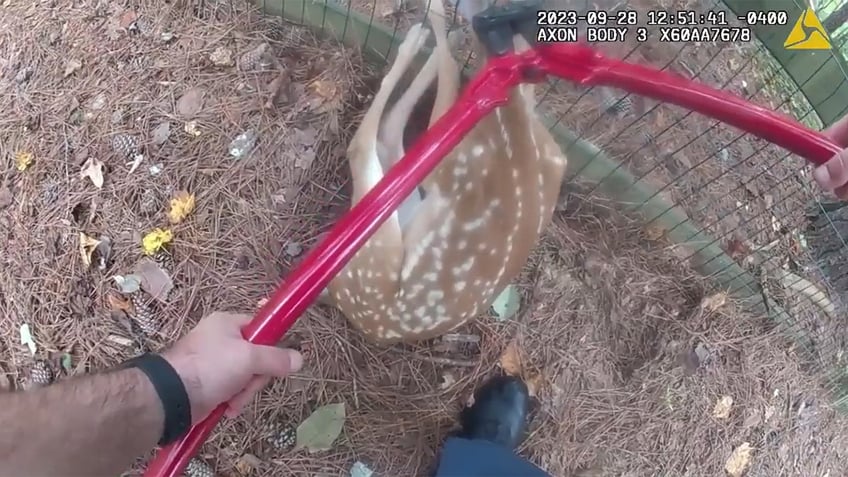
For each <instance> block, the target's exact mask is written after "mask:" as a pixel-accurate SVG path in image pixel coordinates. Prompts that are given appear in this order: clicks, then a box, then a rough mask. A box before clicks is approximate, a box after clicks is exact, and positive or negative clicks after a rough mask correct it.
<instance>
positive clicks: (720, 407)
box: [713, 396, 733, 419]
mask: <svg viewBox="0 0 848 477" xmlns="http://www.w3.org/2000/svg"><path fill="white" fill-rule="evenodd" d="M732 406H733V398H732V397H730V396H722V397H721V399H719V400H718V401H716V404H715V407H714V408H713V417H715V418H716V419H727V418H728V417H730V408H731V407H732Z"/></svg>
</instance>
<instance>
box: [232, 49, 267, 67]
mask: <svg viewBox="0 0 848 477" xmlns="http://www.w3.org/2000/svg"><path fill="white" fill-rule="evenodd" d="M267 50H268V44H267V43H262V44H261V45H259V46H257V47H256V48H254V49H252V50H250V51H248V52H247V53H245V54H243V55H241V57H240V58H239V60H238V67H239V69H240V70H242V71H250V70H253V69H255V68H256V66H257V65H259V60H261V59H262V55H264V54H265V51H267Z"/></svg>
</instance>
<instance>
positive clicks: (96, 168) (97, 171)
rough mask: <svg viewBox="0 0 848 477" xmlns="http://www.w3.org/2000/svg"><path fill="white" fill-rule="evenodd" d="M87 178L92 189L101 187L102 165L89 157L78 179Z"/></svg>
mask: <svg viewBox="0 0 848 477" xmlns="http://www.w3.org/2000/svg"><path fill="white" fill-rule="evenodd" d="M85 177H88V178H89V179H91V182H92V183H93V184H94V187H97V188H98V189H100V188H101V187H103V163H102V162H100V161H98V160H97V159H95V158H93V157H89V158H88V160H87V161H85V164H83V166H82V170H81V171H80V178H85Z"/></svg>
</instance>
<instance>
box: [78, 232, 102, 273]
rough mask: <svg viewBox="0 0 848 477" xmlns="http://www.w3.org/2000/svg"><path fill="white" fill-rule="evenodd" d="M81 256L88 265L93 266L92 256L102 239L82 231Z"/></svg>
mask: <svg viewBox="0 0 848 477" xmlns="http://www.w3.org/2000/svg"><path fill="white" fill-rule="evenodd" d="M79 239H80V245H79V246H80V256H81V257H82V263H83V264H84V265H85V266H86V267H90V266H91V256H92V255H93V254H94V250H95V249H96V248H97V246H98V245H100V240H97V239H95V238H92V237H89V236H88V235H86V234H84V233H82V232H80V234H79Z"/></svg>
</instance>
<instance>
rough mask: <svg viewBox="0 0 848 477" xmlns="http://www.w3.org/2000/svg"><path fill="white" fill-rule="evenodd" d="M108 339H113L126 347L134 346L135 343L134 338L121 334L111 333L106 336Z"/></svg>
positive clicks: (112, 340) (113, 341)
mask: <svg viewBox="0 0 848 477" xmlns="http://www.w3.org/2000/svg"><path fill="white" fill-rule="evenodd" d="M106 339H107V340H109V341H111V342H112V343H115V344H116V345H118V346H123V347H125V348H129V347H132V346H133V345H134V344H135V343H134V342H133V340H131V339H129V338H124V337H123V336H119V335H109V336H107V337H106Z"/></svg>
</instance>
